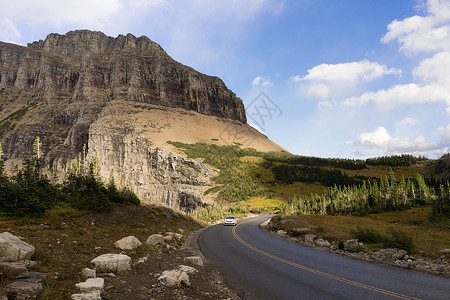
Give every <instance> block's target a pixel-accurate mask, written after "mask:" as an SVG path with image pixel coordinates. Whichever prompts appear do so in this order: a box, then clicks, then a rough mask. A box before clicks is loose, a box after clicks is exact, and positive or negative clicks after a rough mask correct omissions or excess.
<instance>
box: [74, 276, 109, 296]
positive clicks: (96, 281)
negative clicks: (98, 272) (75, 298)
mask: <svg viewBox="0 0 450 300" xmlns="http://www.w3.org/2000/svg"><path fill="white" fill-rule="evenodd" d="M75 287H76V288H78V289H79V290H80V292H85V293H90V292H94V291H99V292H100V293H101V292H103V288H104V287H105V279H103V278H88V279H86V281H85V282H80V283H77V284H76V285H75Z"/></svg>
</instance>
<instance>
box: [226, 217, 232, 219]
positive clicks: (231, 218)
mask: <svg viewBox="0 0 450 300" xmlns="http://www.w3.org/2000/svg"><path fill="white" fill-rule="evenodd" d="M225 219H234V217H226V218H225Z"/></svg>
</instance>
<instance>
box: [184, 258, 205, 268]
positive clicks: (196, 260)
mask: <svg viewBox="0 0 450 300" xmlns="http://www.w3.org/2000/svg"><path fill="white" fill-rule="evenodd" d="M183 261H184V262H187V263H191V264H195V265H198V266H203V259H202V258H201V257H200V256H187V257H185V258H184V259H183Z"/></svg>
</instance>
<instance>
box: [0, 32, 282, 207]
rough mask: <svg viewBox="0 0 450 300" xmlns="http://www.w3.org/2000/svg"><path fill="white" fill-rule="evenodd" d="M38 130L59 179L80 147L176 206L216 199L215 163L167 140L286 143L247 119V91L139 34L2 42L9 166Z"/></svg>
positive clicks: (2, 114)
mask: <svg viewBox="0 0 450 300" xmlns="http://www.w3.org/2000/svg"><path fill="white" fill-rule="evenodd" d="M37 136H39V137H40V139H41V141H42V152H43V154H44V159H45V162H46V163H47V164H48V165H53V164H54V165H55V166H56V168H57V170H58V173H59V175H60V177H63V176H64V174H65V172H67V170H68V167H69V162H70V161H71V160H73V159H74V158H76V157H77V156H78V155H79V153H81V152H83V147H84V145H86V147H87V149H86V151H87V152H86V156H87V158H89V159H91V160H93V159H94V157H95V156H96V155H97V156H98V160H99V162H100V169H101V171H100V174H101V176H102V177H103V178H104V179H105V180H107V179H108V178H109V177H110V176H111V174H113V176H114V177H115V179H116V182H117V183H119V185H126V186H129V187H133V188H134V190H135V192H136V193H137V194H138V195H139V196H140V197H141V198H143V199H144V200H148V201H151V202H161V203H165V204H167V205H169V206H172V207H178V208H184V207H192V206H195V205H197V204H198V203H201V202H204V201H212V198H211V199H208V198H206V197H204V196H203V192H204V191H205V190H207V189H209V188H210V187H212V186H214V185H215V183H214V182H213V181H212V179H211V178H212V177H213V176H215V175H217V173H218V170H214V169H213V168H211V167H210V166H208V165H206V164H203V163H201V162H200V161H197V160H192V159H188V158H186V157H185V156H183V155H181V154H179V153H177V150H176V149H175V148H174V147H172V146H171V145H169V144H167V141H177V142H183V143H196V142H205V143H216V144H219V145H226V144H234V143H240V144H242V145H243V147H252V148H255V149H257V150H262V151H284V149H283V148H281V147H280V146H278V145H276V144H275V143H273V142H271V141H270V140H269V139H268V138H267V137H266V136H264V135H263V134H261V133H260V132H259V131H257V130H256V129H254V128H253V127H251V126H249V125H248V124H247V123H246V115H245V108H244V105H243V102H242V100H241V99H239V98H238V97H236V95H235V94H234V93H233V92H232V91H231V90H229V89H228V88H227V87H226V85H225V84H224V83H223V81H222V80H221V79H220V78H218V77H214V76H207V75H205V74H202V73H200V72H197V71H195V70H194V69H192V68H190V67H187V66H185V65H183V64H181V63H179V62H176V61H175V60H173V59H172V58H171V57H170V56H169V55H168V54H167V53H166V52H165V51H164V50H163V49H162V48H161V46H159V45H158V44H157V43H155V42H153V41H151V40H150V39H149V38H147V37H145V36H143V37H139V38H136V37H135V36H133V35H132V34H127V35H126V36H124V35H119V36H118V37H116V38H113V37H109V36H106V35H105V34H103V33H101V32H94V31H88V30H78V31H71V32H68V33H67V34H65V35H60V34H50V35H48V36H47V38H46V39H45V40H40V41H37V42H33V43H30V44H28V46H27V47H23V46H19V45H14V44H9V43H1V42H0V142H1V143H2V144H3V150H4V153H5V157H6V158H7V159H8V161H7V163H8V164H9V166H10V167H11V166H12V165H14V164H20V161H21V160H22V159H24V158H27V157H28V158H29V157H31V155H32V150H33V142H34V140H35V138H36V137H37Z"/></svg>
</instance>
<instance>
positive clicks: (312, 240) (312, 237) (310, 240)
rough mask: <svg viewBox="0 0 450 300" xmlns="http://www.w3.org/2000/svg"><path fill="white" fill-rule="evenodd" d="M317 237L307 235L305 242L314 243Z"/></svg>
mask: <svg viewBox="0 0 450 300" xmlns="http://www.w3.org/2000/svg"><path fill="white" fill-rule="evenodd" d="M316 237H317V235H315V234H306V235H305V237H304V238H305V242H309V243H313V242H314V239H315V238H316Z"/></svg>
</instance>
